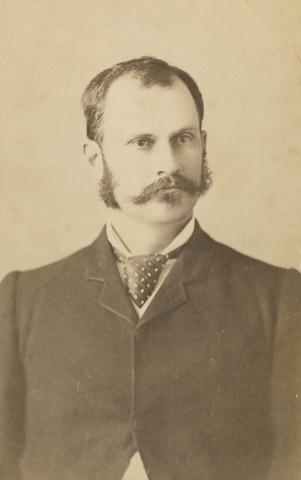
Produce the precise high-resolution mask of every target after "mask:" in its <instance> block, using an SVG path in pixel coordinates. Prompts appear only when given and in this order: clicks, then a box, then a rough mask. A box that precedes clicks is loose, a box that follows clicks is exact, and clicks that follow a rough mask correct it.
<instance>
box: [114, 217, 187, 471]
mask: <svg viewBox="0 0 301 480" xmlns="http://www.w3.org/2000/svg"><path fill="white" fill-rule="evenodd" d="M194 227H195V218H194V217H192V218H191V220H189V222H188V223H187V224H186V225H185V227H184V228H183V229H182V230H181V231H180V233H179V234H178V235H177V236H176V237H175V238H174V239H173V240H172V242H170V244H169V245H167V247H166V248H164V250H162V251H161V252H156V253H161V254H162V255H165V254H166V253H170V252H172V251H173V250H175V249H176V248H179V247H181V246H182V245H184V244H185V243H186V242H187V241H188V240H189V238H190V237H191V235H192V234H193V231H194ZM106 234H107V238H108V240H109V242H110V244H111V245H112V246H113V247H115V248H116V249H117V250H119V251H120V253H122V254H123V255H125V256H126V257H130V256H133V255H135V253H134V252H130V250H129V249H128V248H127V247H126V245H125V243H124V242H123V241H122V239H121V238H120V236H119V234H118V233H117V231H116V229H115V228H114V227H113V225H112V224H111V223H110V222H107V224H106ZM175 262H176V259H169V260H168V261H167V262H166V264H165V265H164V267H163V269H162V272H161V274H160V277H159V278H158V282H157V285H156V288H155V289H154V291H153V293H152V294H151V296H150V297H149V298H148V299H147V300H146V302H145V303H144V305H143V306H142V307H141V308H139V307H138V306H137V305H136V304H135V302H133V301H132V303H133V306H134V308H135V310H136V312H137V314H138V317H139V318H141V317H142V315H143V314H144V312H145V311H146V309H147V308H148V307H149V305H150V303H151V302H152V301H153V299H154V297H155V295H156V293H157V292H158V290H159V288H160V287H161V285H162V283H163V282H164V280H165V279H166V277H167V275H168V274H169V272H170V270H171V268H172V266H173V264H174V263H175ZM116 265H117V268H118V271H119V273H120V278H121V280H122V282H123V283H124V277H123V270H122V264H121V263H120V262H118V261H117V260H116ZM122 480H148V476H147V475H146V472H145V469H144V467H143V463H142V460H141V457H140V455H139V452H135V454H134V455H133V457H132V458H131V461H130V464H129V466H128V468H127V470H126V472H125V474H124V476H123V477H122Z"/></svg>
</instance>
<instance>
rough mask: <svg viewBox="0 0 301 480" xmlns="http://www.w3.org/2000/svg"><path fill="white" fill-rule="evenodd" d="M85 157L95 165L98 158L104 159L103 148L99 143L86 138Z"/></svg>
mask: <svg viewBox="0 0 301 480" xmlns="http://www.w3.org/2000/svg"><path fill="white" fill-rule="evenodd" d="M83 153H84V157H85V158H86V159H87V160H88V161H89V163H90V164H91V165H92V166H93V167H94V166H95V165H96V163H97V161H98V160H100V159H102V150H101V148H100V146H99V145H98V143H96V142H94V141H93V140H89V139H86V142H85V143H84V145H83Z"/></svg>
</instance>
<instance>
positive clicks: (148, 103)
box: [103, 75, 199, 130]
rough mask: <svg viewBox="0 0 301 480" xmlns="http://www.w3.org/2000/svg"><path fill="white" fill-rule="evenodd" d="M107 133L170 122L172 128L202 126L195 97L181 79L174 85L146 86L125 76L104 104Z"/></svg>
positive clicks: (110, 90)
mask: <svg viewBox="0 0 301 480" xmlns="http://www.w3.org/2000/svg"><path fill="white" fill-rule="evenodd" d="M103 120H104V130H105V129H106V125H107V127H108V128H112V127H114V126H115V128H116V127H117V125H118V126H122V128H123V129H125V130H127V129H130V128H131V127H132V126H133V127H134V126H135V127H141V128H142V129H143V127H145V128H147V127H149V128H152V127H153V128H156V126H158V127H159V126H160V124H161V123H162V124H164V123H166V122H168V127H170V128H181V127H182V126H183V125H184V124H189V125H190V124H195V125H196V126H198V125H199V117H198V112H197V109H196V105H195V103H194V100H193V98H192V95H191V93H190V91H189V90H188V88H187V87H186V85H185V84H184V82H182V80H180V79H179V78H178V77H174V78H173V79H172V82H171V85H159V84H154V85H152V86H144V85H143V83H142V82H141V80H139V79H136V78H133V77H131V76H130V75H124V76H122V77H120V78H119V79H117V80H115V81H114V82H113V84H112V85H111V86H110V88H109V90H108V92H107V96H106V99H105V105H104V119H103Z"/></svg>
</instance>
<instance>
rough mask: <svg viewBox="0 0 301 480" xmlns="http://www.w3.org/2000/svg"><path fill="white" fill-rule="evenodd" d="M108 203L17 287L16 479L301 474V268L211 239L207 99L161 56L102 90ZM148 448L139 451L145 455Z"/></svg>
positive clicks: (94, 105)
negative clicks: (197, 210) (204, 220)
mask: <svg viewBox="0 0 301 480" xmlns="http://www.w3.org/2000/svg"><path fill="white" fill-rule="evenodd" d="M83 107H84V112H85V116H86V120H87V137H88V140H87V143H86V144H85V147H84V151H85V155H86V157H87V159H88V160H89V161H90V163H91V164H92V165H93V166H94V167H95V172H96V176H97V178H98V179H99V178H101V180H100V183H99V193H100V196H101V198H102V199H103V200H104V202H105V204H106V205H107V207H108V220H107V223H106V227H105V228H104V229H103V231H102V232H101V234H100V236H99V237H98V239H97V240H96V241H95V242H94V243H93V244H92V245H90V246H88V247H86V248H84V249H82V250H80V251H79V252H76V253H74V254H73V255H71V256H69V257H68V258H66V259H63V260H60V261H58V262H56V263H54V264H51V265H48V266H46V267H42V268H40V269H36V270H33V271H28V272H22V273H20V272H13V273H12V274H10V275H8V276H7V277H6V279H4V281H3V284H2V287H1V309H2V311H1V322H0V325H1V332H0V338H1V363H0V365H1V383H0V385H1V387H0V388H1V403H0V413H1V437H0V441H1V444H0V445H1V447H0V454H1V462H0V465H1V467H0V469H1V475H0V476H1V478H2V479H7V480H8V479H9V480H11V479H13V480H19V479H22V480H58V479H62V480H77V479H78V480H94V479H98V480H102V479H103V480H121V479H128V478H133V479H134V477H131V474H132V475H133V471H134V469H135V468H136V467H135V463H134V462H135V461H136V460H137V459H138V460H139V459H141V463H140V466H138V468H140V470H139V473H138V477H135V478H139V479H143V478H149V479H152V480H180V479H181V480H182V479H186V480H202V479H205V480H242V479H244V480H255V479H256V480H275V479H277V480H278V479H279V480H280V479H287V480H298V479H300V478H301V455H300V454H301V449H300V446H301V428H300V425H301V422H300V417H301V415H300V405H301V404H300V402H301V378H300V377H301V376H300V370H301V364H300V360H301V352H300V350H301V348H300V342H301V324H300V313H301V306H300V301H301V295H300V293H301V281H300V275H299V274H298V273H297V272H295V271H293V270H292V271H286V270H284V269H281V268H276V267H272V266H269V265H266V264H264V263H263V262H260V261H257V260H254V259H251V258H249V257H247V256H245V255H242V254H240V253H238V252H235V251H234V250H232V249H230V248H229V247H226V246H224V245H221V244H219V243H217V242H215V241H214V240H213V239H211V238H210V237H209V236H208V235H207V234H206V233H205V232H204V231H203V230H202V229H201V228H200V226H199V225H198V223H197V222H196V221H195V219H194V217H193V208H194V206H195V204H196V202H197V200H198V199H199V197H200V196H201V195H202V194H204V193H205V192H206V191H207V190H208V188H209V186H210V182H211V179H210V173H209V170H208V167H207V162H206V156H205V154H206V134H205V132H204V130H202V119H203V101H202V96H201V93H200V92H199V90H198V87H197V85H196V84H195V82H194V80H193V79H192V78H191V77H190V76H189V75H188V74H187V73H185V72H183V71H182V70H180V69H178V68H176V67H172V66H170V65H168V64H167V63H165V62H163V61H161V60H158V59H154V58H149V57H142V58H139V59H135V60H131V61H128V62H124V63H120V64H118V65H116V66H114V67H112V68H110V69H107V70H105V71H103V72H101V73H100V74H99V75H97V76H96V77H95V78H94V79H93V80H92V81H91V83H90V84H89V85H88V87H87V88H86V90H85V93H84V96H83ZM131 460H132V463H131Z"/></svg>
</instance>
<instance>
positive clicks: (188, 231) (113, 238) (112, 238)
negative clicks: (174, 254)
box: [106, 217, 195, 257]
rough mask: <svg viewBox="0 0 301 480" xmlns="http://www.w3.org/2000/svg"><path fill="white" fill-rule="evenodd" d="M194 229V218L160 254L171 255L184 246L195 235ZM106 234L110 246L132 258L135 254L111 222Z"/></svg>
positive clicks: (108, 224)
mask: <svg viewBox="0 0 301 480" xmlns="http://www.w3.org/2000/svg"><path fill="white" fill-rule="evenodd" d="M194 227H195V218H194V217H192V218H191V219H190V220H189V222H188V223H187V224H186V225H185V227H184V228H183V229H182V230H181V231H180V233H178V235H177V236H176V237H175V238H174V239H173V240H172V241H171V242H170V243H169V244H168V245H167V247H165V248H164V249H163V250H162V251H161V252H158V253H162V254H163V255H165V254H166V253H169V252H171V251H173V250H175V249H176V248H179V247H181V246H182V245H184V244H185V243H186V242H187V241H188V240H189V238H190V237H191V235H192V234H193V231H194ZM106 234H107V238H108V240H109V242H110V244H111V245H112V246H113V247H115V248H116V249H117V250H119V251H120V253H122V254H123V255H125V256H126V257H129V256H132V255H133V254H134V253H133V252H131V251H130V250H129V249H128V248H127V246H126V245H125V243H124V242H123V240H122V239H121V237H120V236H119V234H118V233H117V231H116V229H115V228H114V226H113V225H112V223H111V222H110V221H108V222H107V223H106Z"/></svg>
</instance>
